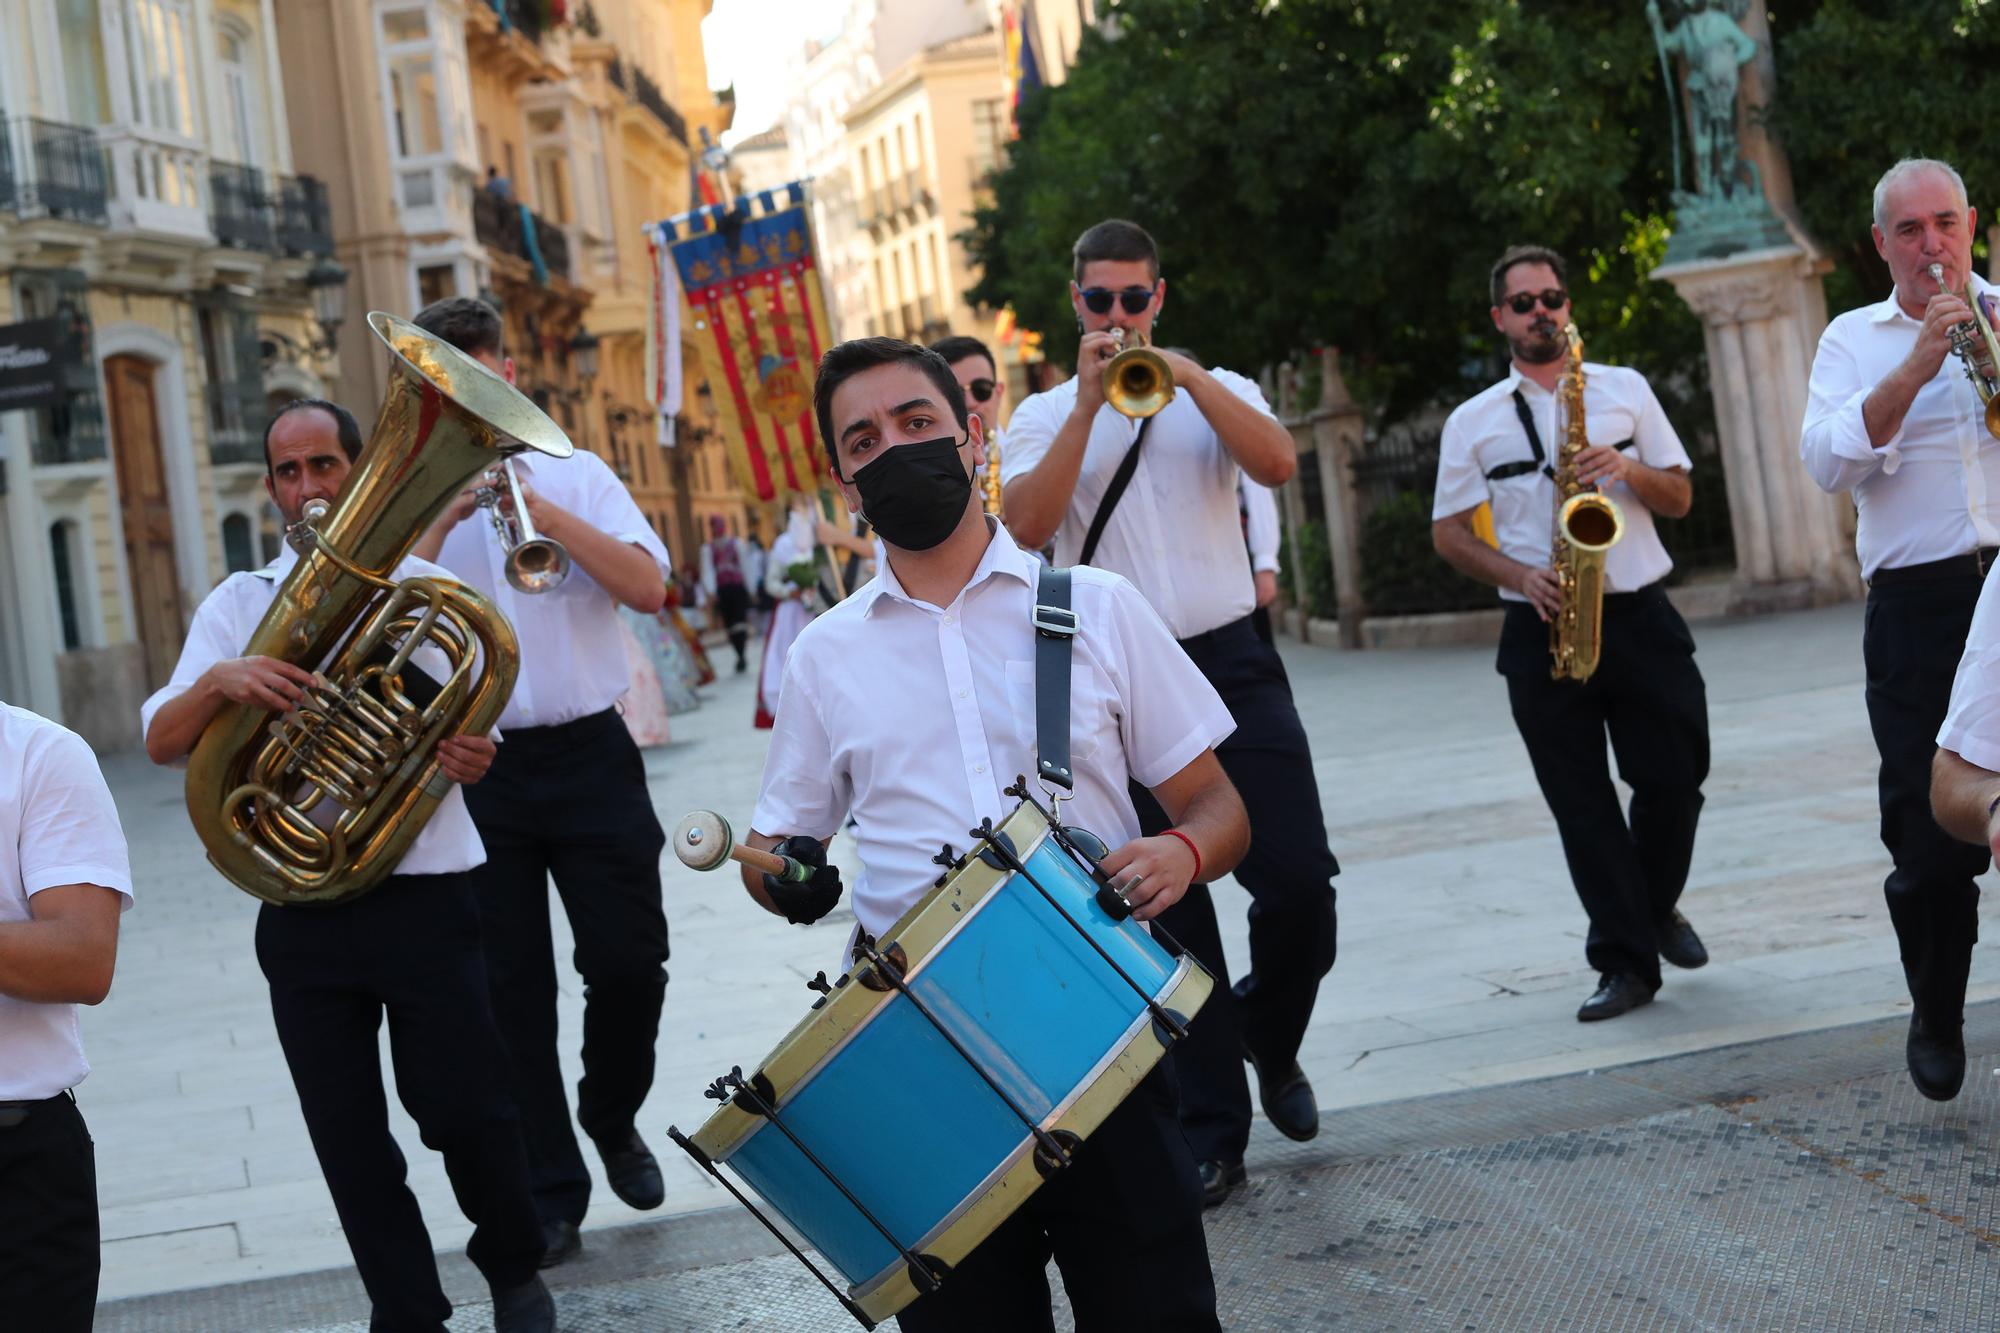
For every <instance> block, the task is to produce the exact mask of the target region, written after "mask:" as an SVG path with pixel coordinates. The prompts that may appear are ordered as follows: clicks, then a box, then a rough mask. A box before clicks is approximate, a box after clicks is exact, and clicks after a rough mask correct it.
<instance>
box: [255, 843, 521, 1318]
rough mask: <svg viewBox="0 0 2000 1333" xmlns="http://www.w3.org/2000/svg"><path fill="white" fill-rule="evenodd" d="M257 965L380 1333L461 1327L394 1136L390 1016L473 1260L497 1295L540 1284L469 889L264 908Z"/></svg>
mask: <svg viewBox="0 0 2000 1333" xmlns="http://www.w3.org/2000/svg"><path fill="white" fill-rule="evenodd" d="M257 962H258V964H259V965H260V966H261V967H262V968H263V969H264V977H265V979H266V980H267V981H269V982H270V984H271V1016H272V1018H273V1019H275V1020H276V1021H277V1026H278V1041H279V1043H280V1044H281V1045H282V1046H283V1047H284V1051H285V1063H286V1064H287V1065H288V1066H289V1067H290V1068H291V1071H292V1085H293V1087H295V1088H296V1089H297V1090H298V1094H299V1109H300V1110H302V1111H303V1112H304V1113H305V1121H306V1129H307V1130H308V1131H309V1132H310V1133H311V1135H312V1142H313V1151H314V1153H316V1154H317V1155H318V1157H319V1165H320V1170H321V1172H322V1173H323V1174H324V1175H325V1176H326V1185H327V1189H328V1191H329V1192H331V1193H332V1195H333V1206H334V1209H335V1211H336V1212H338V1213H339V1215H340V1225H341V1228H342V1230H344V1231H345V1232H346V1233H347V1243H348V1246H349V1248H351V1249H352V1250H353V1252H354V1263H355V1267H357V1268H358V1269H360V1271H361V1281H362V1284H363V1285H364V1286H366V1287H367V1288H368V1298H369V1300H370V1301H371V1302H372V1303H373V1304H374V1320H373V1322H372V1324H371V1325H370V1327H371V1328H372V1329H373V1330H375V1331H376V1333H390V1331H391V1330H395V1331H396V1333H401V1331H402V1330H418V1329H421V1330H424V1333H437V1330H440V1329H442V1328H443V1327H444V1321H445V1320H446V1319H448V1318H450V1317H451V1302H450V1301H449V1300H447V1299H446V1298H445V1294H444V1289H443V1288H442V1287H440V1286H439V1285H438V1275H437V1264H436V1261H435V1260H434V1259H432V1257H431V1239H430V1233H429V1232H428V1231H427V1230H425V1228H424V1220H423V1216H422V1214H421V1213H420V1212H419V1211H418V1209H417V1200H416V1196H415V1195H413V1194H411V1193H410V1189H409V1186H408V1185H407V1184H406V1183H405V1174H406V1170H405V1163H404V1160H403V1153H402V1150H401V1149H400V1148H398V1147H397V1145H396V1140H395V1138H394V1136H392V1135H391V1134H390V1132H389V1106H388V1100H387V1098H386V1096H385V1095H384V1092H383V1087H382V1065H381V1060H380V1058H379V1057H378V1055H377V1044H376V1037H377V1033H378V1031H379V1030H380V1028H381V1026H382V1018H383V1015H384V1014H385V1013H386V1014H387V1015H388V1020H389V1055H390V1060H391V1062H392V1063H393V1065H394V1066H395V1071H396V1095H397V1096H398V1097H400V1098H401V1099H402V1103H403V1107H404V1109H405V1110H407V1111H408V1112H409V1113H410V1115H411V1117H412V1118H413V1119H414V1120H415V1121H416V1122H417V1130H418V1132H419V1133H420V1134H421V1135H422V1137H423V1142H424V1146H425V1147H427V1148H430V1149H432V1150H433V1151H435V1152H437V1153H439V1154H441V1155H442V1156H443V1157H444V1166H445V1172H446V1174H447V1175H449V1176H450V1178H451V1188H452V1193H453V1194H455V1195H456V1196H457V1197H458V1206H459V1209H460V1210H461V1211H462V1212H464V1214H465V1216H466V1217H467V1219H469V1220H470V1221H471V1222H472V1224H473V1232H472V1239H471V1241H470V1242H468V1243H467V1245H466V1247H465V1253H466V1257H467V1258H469V1259H471V1260H472V1262H473V1263H474V1264H475V1265H476V1266H477V1267H478V1268H479V1271H480V1272H481V1273H482V1274H483V1275H484V1276H485V1278H486V1280H487V1282H488V1283H490V1284H491V1285H492V1286H493V1287H494V1288H495V1289H502V1288H506V1287H511V1286H518V1285H519V1284H521V1283H523V1282H526V1281H528V1280H529V1279H530V1278H532V1277H534V1276H535V1268H536V1265H537V1263H538V1262H539V1261H540V1259H541V1257H542V1248H543V1242H542V1229H541V1224H540V1222H539V1220H538V1219H537V1218H536V1216H535V1206H534V1199H533V1197H532V1195H531V1194H530V1193H529V1188H528V1162H527V1156H526V1153H525V1151H524V1149H523V1147H522V1140H521V1122H520V1117H519V1116H518V1114H517V1113H516V1112H515V1109H514V1102H513V1099H512V1097H510V1096H509V1094H508V1089H507V1078H508V1067H507V1056H506V1052H505V1050H504V1049H503V1048H502V1046H501V1044H500V1034H499V1031H498V1029H496V1028H495V1027H494V1024H493V1015H492V1011H491V1010H490V1009H489V1008H488V1007H487V1001H486V963H485V958H484V955H483V954H482V953H481V950H480V941H479V914H478V912H477V910H476V909H475V908H474V907H473V902H472V885H471V883H470V880H469V877H468V876H466V875H392V876H390V877H389V878H388V879H387V880H384V881H383V882H382V883H381V884H380V885H378V886H377V887H376V888H375V889H373V890H372V891H370V892H369V893H368V894H366V895H364V896H363V897H360V898H356V899H353V900H352V901H350V902H346V903H341V904H339V905H337V906H332V907H272V906H266V907H264V909H263V910H262V911H260V912H259V913H258V915H257Z"/></svg>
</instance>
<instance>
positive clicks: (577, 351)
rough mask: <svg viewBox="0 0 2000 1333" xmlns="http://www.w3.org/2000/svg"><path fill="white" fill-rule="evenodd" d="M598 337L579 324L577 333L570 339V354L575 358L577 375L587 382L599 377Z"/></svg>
mask: <svg viewBox="0 0 2000 1333" xmlns="http://www.w3.org/2000/svg"><path fill="white" fill-rule="evenodd" d="M597 344H598V337H597V335H596V334H594V333H592V332H591V331H590V330H589V329H586V328H585V327H583V325H581V324H579V325H577V326H576V334H575V336H574V337H572V338H571V339H570V340H569V354H570V356H571V357H572V358H574V360H575V365H576V377H577V378H578V379H580V380H582V381H583V382H584V383H585V384H588V383H590V381H592V380H594V379H596V378H597Z"/></svg>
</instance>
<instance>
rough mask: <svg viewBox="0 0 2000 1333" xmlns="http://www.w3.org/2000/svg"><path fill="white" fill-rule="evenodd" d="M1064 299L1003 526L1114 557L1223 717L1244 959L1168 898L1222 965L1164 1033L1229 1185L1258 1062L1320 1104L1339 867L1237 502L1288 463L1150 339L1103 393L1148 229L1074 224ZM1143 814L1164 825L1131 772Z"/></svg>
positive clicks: (1207, 1164)
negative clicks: (1263, 620) (1137, 386)
mask: <svg viewBox="0 0 2000 1333" xmlns="http://www.w3.org/2000/svg"><path fill="white" fill-rule="evenodd" d="M1074 260H1075V268H1074V273H1075V280H1074V282H1072V284H1071V290H1070V301H1071V304H1072V306H1073V307H1074V308H1075V310H1076V317H1077V325H1078V328H1079V329H1080V330H1081V332H1082V335H1083V336H1082V339H1081V342H1080V344H1079V346H1078V348H1077V358H1076V360H1077V374H1076V377H1075V378H1074V379H1071V380H1070V381H1069V382H1067V383H1065V384H1060V385H1057V386H1056V387H1055V388H1053V389H1050V390H1049V391H1047V392H1046V393H1041V394H1037V395H1035V396H1034V397H1032V398H1029V399H1028V400H1027V401H1025V402H1023V403H1022V404H1021V405H1020V406H1019V407H1017V408H1015V409H1014V415H1013V416H1012V418H1010V419H1009V421H1008V430H1007V448H1006V453H1005V454H1004V455H1003V456H1002V458H1001V477H1002V479H1003V480H1004V482H1005V491H1004V500H1005V507H1006V515H1007V527H1008V530H1009V531H1010V532H1012V533H1013V535H1014V537H1015V539H1016V540H1018V541H1019V542H1020V543H1021V544H1022V545H1023V546H1027V547H1035V546H1040V545H1042V544H1043V543H1045V542H1047V541H1049V540H1050V539H1051V538H1053V539H1054V541H1055V563H1056V564H1058V565H1072V564H1090V565H1096V566H1098V567H1099V568H1102V569H1109V570H1113V571H1115V572H1117V573H1119V574H1123V575H1124V576H1125V577H1126V578H1128V579H1130V580H1131V581H1132V582H1133V583H1134V584H1136V585H1137V586H1138V589H1139V591H1140V592H1141V593H1143V594H1145V597H1146V600H1147V601H1148V602H1150V603H1152V606H1153V609H1154V610H1155V611H1157V612H1159V613H1160V617H1161V618H1162V619H1163V620H1165V621H1166V623H1167V627H1168V628H1169V629H1170V630H1172V631H1173V634H1174V637H1175V638H1176V639H1178V640H1179V641H1180V644H1181V646H1182V647H1183V648H1184V649H1186V651H1187V653H1188V656H1190V657H1191V658H1193V659H1194V662H1195V665H1196V666H1198V667H1199V668H1200V669H1201V672H1202V674H1203V675H1204V676H1205V677H1207V679H1208V681H1209V683H1210V684H1212V685H1214V686H1215V688H1216V690H1217V691H1218V692H1219V693H1220V694H1221V695H1222V698H1223V701H1224V702H1225V703H1227V704H1228V705H1229V711H1230V713H1231V715H1232V716H1233V717H1234V718H1235V720H1236V731H1235V733H1234V734H1233V735H1231V736H1230V737H1229V739H1227V740H1225V741H1223V742H1222V744H1221V745H1219V746H1217V747H1216V755H1217V757H1218V758H1219V759H1221V761H1222V766H1223V769H1224V770H1225V771H1226V772H1227V773H1228V774H1229V777H1230V780H1231V781H1233V782H1234V783H1235V784H1236V787H1237V790H1239V791H1240V792H1241V793H1242V794H1243V799H1244V804H1245V805H1246V806H1247V807H1248V808H1249V811H1250V824H1251V843H1250V851H1249V854H1248V855H1246V856H1245V857H1244V858H1243V861H1242V863H1241V864H1240V865H1238V866H1237V868H1236V880H1237V883H1239V884H1241V885H1242V886H1243V888H1244V889H1245V890H1247V891H1248V892H1249V894H1250V896H1251V897H1252V899H1253V900H1254V903H1253V905H1252V906H1251V908H1250V964H1251V965H1250V970H1249V972H1248V973H1246V974H1245V975H1244V976H1243V977H1241V978H1240V979H1239V980H1238V981H1237V982H1236V985H1235V987H1234V989H1233V990H1232V989H1231V988H1230V987H1229V986H1228V984H1227V983H1228V980H1229V972H1228V967H1227V964H1226V962H1225V960H1224V958H1223V953H1222V936H1221V932H1220V930H1219V928H1218V927H1217V924H1216V919H1215V906H1214V903H1213V902H1212V901H1211V900H1210V898H1209V894H1208V890H1207V888H1206V887H1205V886H1204V885H1201V884H1197V885H1195V886H1194V887H1193V888H1191V889H1190V890H1189V891H1188V893H1187V896H1186V897H1184V898H1182V899H1181V900H1180V901H1179V902H1178V903H1175V904H1174V905H1173V906H1172V907H1170V908H1169V909H1167V911H1166V912H1164V913H1162V914H1161V917H1160V920H1161V923H1162V924H1163V925H1165V926H1166V928H1167V929H1168V930H1169V931H1171V932H1172V933H1173V935H1174V937H1175V938H1176V939H1178V940H1179V941H1180V942H1181V943H1182V944H1183V945H1185V946H1186V947H1187V948H1188V949H1189V950H1190V951H1191V952H1192V953H1193V954H1194V956H1195V957H1196V958H1198V959H1200V960H1201V962H1202V964H1203V965H1204V966H1206V967H1207V968H1208V969H1209V971H1210V972H1212V973H1214V975H1215V979H1216V981H1217V982H1218V983H1222V984H1221V985H1219V986H1218V987H1217V991H1216V996H1215V998H1214V999H1212V1000H1210V1001H1209V1003H1208V1005H1207V1007H1206V1008H1204V1009H1203V1010H1202V1014H1201V1018H1200V1019H1199V1021H1197V1022H1196V1023H1195V1024H1194V1025H1193V1029H1192V1031H1191V1033H1190V1035H1189V1037H1188V1040H1187V1041H1185V1042H1184V1043H1182V1044H1181V1045H1180V1046H1179V1047H1177V1048H1176V1049H1175V1052H1174V1060H1175V1064H1176V1066H1177V1068H1178V1072H1179V1076H1180V1081H1181V1094H1182V1107H1181V1127H1182V1129H1183V1131H1184V1132H1185V1133H1186V1135H1187V1140H1188V1146H1189V1147H1190V1148H1192V1149H1193V1150H1194V1155H1195V1160H1196V1161H1197V1163H1199V1165H1200V1169H1201V1178H1202V1190H1203V1197H1204V1200H1205V1201H1206V1202H1207V1203H1209V1204H1216V1203H1220V1202H1221V1201H1222V1200H1223V1199H1224V1198H1226V1197H1227V1196H1228V1194H1229V1192H1230V1190H1231V1189H1233V1188H1234V1187H1235V1186H1236V1185H1237V1184H1239V1183H1241V1182H1242V1180H1243V1178H1244V1175H1243V1150H1244V1148H1245V1146H1246V1145H1247V1144H1248V1142H1249V1139H1250V1086H1249V1081H1248V1079H1247V1078H1246V1077H1245V1074H1244V1068H1243V1062H1244V1061H1245V1060H1246V1059H1247V1060H1248V1061H1250V1063H1251V1064H1253V1065H1255V1066H1256V1069H1257V1079H1258V1084H1259V1089H1260V1099H1261V1101H1262V1104H1263V1108H1264V1114H1265V1115H1266V1116H1267V1117H1269V1119H1270V1121H1271V1123H1272V1124H1273V1125H1274V1126H1276V1127H1277V1128H1278V1130H1279V1131H1280V1132H1281V1133H1283V1134H1285V1135H1287V1136H1288V1137H1290V1138H1294V1139H1309V1138H1311V1137H1312V1136H1313V1135H1314V1134H1316V1133H1317V1132H1318V1131H1319V1106H1318V1103H1317V1102H1316V1101H1315V1100H1314V1098H1313V1091H1312V1085H1311V1084H1310V1083H1308V1082H1307V1081H1306V1076H1305V1073H1304V1071H1302V1070H1301V1069H1300V1068H1299V1062H1298V1054H1299V1044H1300V1042H1301V1041H1302V1040H1303V1039H1304V1036H1305V1030H1306V1024H1307V1022H1308V1021H1309V1020H1310V1018H1311V1017H1312V1010H1313V1003H1314V1001H1315V1000H1316V999H1317V997H1318V994H1319V982H1320V978H1321V977H1323V976H1325V975H1326V974H1327V972H1328V971H1329V970H1330V969H1331V968H1332V967H1333V957H1334V943H1335V922H1334V894H1333V882H1332V881H1333V876H1334V875H1335V874H1337V873H1338V872H1339V866H1338V865H1337V864H1336V862H1335V861H1334V858H1333V853H1332V851H1331V850H1329V849H1328V847H1327V841H1326V819H1325V815H1324V814H1323V812H1322V811H1321V808H1320V801H1319V788H1318V786H1317V784H1316V783H1315V782H1314V779H1313V769H1312V754H1311V752H1310V750H1309V749H1308V747H1307V744H1306V734H1305V728H1304V727H1303V726H1301V725H1300V723H1299V714H1298V709H1297V708H1296V707H1295V706H1294V704H1293V702H1292V690H1291V683H1290V682H1289V681H1288V680H1287V679H1286V678H1285V668H1284V665H1283V664H1282V663H1281V662H1280V661H1279V658H1278V654H1277V651H1276V649H1274V648H1273V647H1272V646H1271V645H1270V644H1268V643H1266V642H1264V641H1263V640H1262V639H1260V638H1259V637H1258V635H1257V631H1256V629H1255V628H1254V626H1253V624H1252V620H1251V612H1252V611H1253V610H1254V609H1255V606H1256V592H1255V588H1256V583H1255V580H1254V578H1253V577H1252V574H1251V568H1250V556H1249V552H1248V551H1247V549H1246V547H1245V543H1244V533H1243V521H1242V515H1241V511H1240V510H1239V508H1238V505H1237V490H1236V482H1237V478H1238V476H1239V475H1247V476H1248V477H1249V478H1250V479H1251V480H1252V481H1256V482H1260V483H1262V484H1264V485H1266V486H1278V485H1282V484H1283V483H1284V482H1285V481H1286V480H1288V479H1289V478H1290V477H1291V475H1292V473H1293V471H1294V470H1295V469H1296V468H1297V466H1298V455H1297V450H1296V447H1295V446H1294V445H1293V443H1292V437H1291V435H1290V433H1289V432H1287V431H1286V430H1285V428H1284V427H1283V426H1280V425H1279V424H1278V421H1277V419H1276V418H1275V417H1273V416H1272V415H1271V410H1270V408H1269V406H1268V405H1266V403H1265V401H1264V395H1263V394H1262V393H1261V392H1259V391H1258V388H1257V386H1256V384H1255V383H1253V382H1252V381H1250V380H1248V379H1245V378H1244V377H1243V376H1241V375H1237V374H1233V373H1232V372H1230V371H1227V370H1209V369H1205V368H1204V367H1202V366H1201V365H1200V364H1198V363H1197V362H1195V361H1194V360H1193V359H1192V358H1190V357H1188V356H1186V355H1184V354H1182V353H1180V352H1177V351H1174V350H1171V349H1161V348H1156V349H1155V350H1156V351H1158V352H1159V355H1160V357H1161V358H1162V359H1163V360H1164V361H1165V362H1166V364H1167V367H1168V369H1169V370H1170V371H1171V372H1172V373H1173V377H1174V384H1175V389H1176V392H1175V395H1174V398H1173V401H1172V402H1170V403H1168V404H1167V406H1166V407H1164V408H1163V409H1161V410H1160V412H1159V413H1158V414H1156V415H1154V416H1152V417H1150V418H1148V419H1147V420H1146V421H1145V422H1143V423H1142V422H1138V421H1133V420H1130V419H1128V418H1126V417H1123V416H1120V415H1119V414H1118V413H1117V412H1116V411H1114V410H1113V409H1112V408H1111V407H1109V406H1108V405H1107V404H1106V403H1105V401H1104V387H1103V371H1104V365H1105V363H1106V362H1107V361H1109V360H1110V358H1111V356H1112V354H1113V351H1114V348H1115V343H1114V340H1113V338H1112V335H1111V330H1112V329H1114V328H1118V329H1125V330H1128V331H1132V332H1139V333H1143V334H1145V335H1146V336H1147V340H1148V341H1152V336H1151V335H1152V330H1153V325H1154V322H1155V321H1156V320H1157V319H1158V318H1159V315H1160V309H1161V307H1162V306H1163V305H1164V304H1165V302H1166V295H1167V284H1166V282H1165V281H1164V280H1163V279H1162V278H1161V277H1160V265H1159V256H1158V251H1157V250H1156V249H1155V247H1154V245H1153V239H1152V237H1150V236H1148V235H1147V234H1146V232H1145V230H1144V229H1143V228H1141V227H1138V226H1137V225H1135V224H1133V223H1130V222H1122V221H1111V222H1101V223H1099V224H1098V225H1097V226H1095V227H1092V228H1091V229H1090V230H1089V231H1086V232H1085V233H1084V234H1083V235H1082V236H1081V237H1079V238H1078V240H1077V242H1076V248H1075V252H1074ZM1133 799H1134V803H1135V804H1136V805H1137V806H1138V809H1139V817H1140V822H1141V826H1142V827H1143V828H1144V829H1145V830H1146V831H1147V832H1148V833H1149V834H1151V833H1157V832H1159V831H1160V830H1162V829H1164V828H1166V827H1167V826H1168V820H1167V818H1166V816H1165V814H1164V813H1163V812H1162V811H1161V810H1160V808H1159V806H1158V804H1157V803H1156V802H1155V801H1153V799H1152V797H1151V796H1150V794H1148V793H1146V792H1145V791H1144V790H1142V789H1139V788H1134V789H1133Z"/></svg>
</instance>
